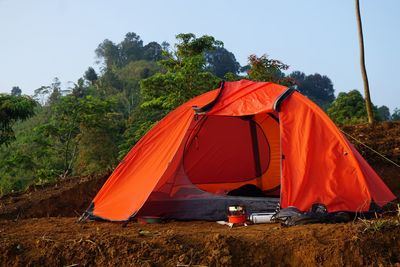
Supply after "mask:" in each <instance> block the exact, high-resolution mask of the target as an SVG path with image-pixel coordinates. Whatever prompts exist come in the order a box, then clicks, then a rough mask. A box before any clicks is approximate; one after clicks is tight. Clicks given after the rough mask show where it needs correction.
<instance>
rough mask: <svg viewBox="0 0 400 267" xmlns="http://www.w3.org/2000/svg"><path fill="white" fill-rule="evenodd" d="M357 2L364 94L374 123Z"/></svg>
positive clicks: (358, 2)
mask: <svg viewBox="0 0 400 267" xmlns="http://www.w3.org/2000/svg"><path fill="white" fill-rule="evenodd" d="M355 3H356V17H357V26H358V27H357V29H358V43H359V45H360V65H361V74H362V77H363V82H364V95H365V106H366V109H367V113H368V122H369V123H370V124H372V123H374V112H373V110H372V102H371V97H370V94H369V83H368V76H367V69H366V67H365V52H364V36H363V30H362V22H361V12H360V1H359V0H355Z"/></svg>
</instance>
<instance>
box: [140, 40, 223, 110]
mask: <svg viewBox="0 0 400 267" xmlns="http://www.w3.org/2000/svg"><path fill="white" fill-rule="evenodd" d="M177 39H178V44H177V45H176V48H177V51H176V52H175V53H174V54H168V55H167V58H166V59H164V60H162V61H161V62H160V63H161V65H162V67H163V68H164V69H165V70H166V72H165V73H157V74H155V75H153V76H152V77H150V78H147V79H144V80H142V81H141V82H140V87H141V95H142V97H143V103H142V105H141V107H142V108H144V109H146V108H147V109H148V108H155V109H161V110H164V111H167V112H168V111H170V110H172V109H174V108H176V107H178V106H179V105H181V104H183V103H184V102H186V101H187V100H189V99H191V98H193V97H194V96H197V95H199V94H201V93H204V92H206V91H207V90H210V89H211V88H216V87H217V86H218V83H219V79H218V78H217V77H216V76H215V75H213V74H212V73H211V72H209V71H207V70H206V60H205V58H204V53H205V51H210V50H213V49H216V48H219V47H220V46H221V45H222V42H220V41H216V40H215V39H214V38H213V37H210V36H207V35H205V36H202V37H200V38H196V36H195V35H194V34H191V33H188V34H179V35H177Z"/></svg>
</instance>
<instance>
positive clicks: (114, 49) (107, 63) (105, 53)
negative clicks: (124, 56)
mask: <svg viewBox="0 0 400 267" xmlns="http://www.w3.org/2000/svg"><path fill="white" fill-rule="evenodd" d="M95 53H96V57H97V58H98V59H99V61H98V63H100V62H101V61H103V63H104V68H105V69H108V70H111V69H112V67H113V66H119V65H120V63H121V58H120V53H119V49H118V46H117V45H115V44H114V43H113V42H112V41H110V40H108V39H105V40H104V41H103V42H102V43H101V44H99V46H98V47H97V48H96V50H95Z"/></svg>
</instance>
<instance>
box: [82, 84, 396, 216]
mask: <svg viewBox="0 0 400 267" xmlns="http://www.w3.org/2000/svg"><path fill="white" fill-rule="evenodd" d="M249 185H251V186H250V187H253V188H256V189H258V190H259V192H261V194H262V197H260V196H259V195H258V197H254V196H252V195H251V194H250V195H249V194H241V193H240V192H239V193H238V194H236V195H235V194H234V195H232V194H230V192H237V191H238V190H239V191H240V188H245V187H246V186H249ZM238 188H239V189H238ZM235 189H236V190H235ZM393 199H395V196H394V195H393V193H392V192H391V191H390V190H389V189H388V188H387V187H386V185H385V184H384V183H383V181H382V180H381V178H380V177H379V176H378V175H377V174H376V173H375V171H374V170H373V169H372V168H371V166H370V165H369V164H368V163H367V162H366V161H365V159H364V158H363V157H362V156H361V155H360V153H359V152H358V151H357V150H356V149H355V147H354V146H353V145H352V144H351V143H350V142H349V141H348V140H347V139H346V137H345V136H344V135H343V134H342V133H341V132H340V130H339V129H338V128H337V127H336V126H335V124H334V123H333V122H332V121H331V120H330V119H329V117H328V116H327V115H326V114H325V113H324V112H323V111H322V110H321V109H320V108H319V107H318V106H317V105H316V104H314V103H313V102H312V101H311V100H309V99H308V98H307V97H305V96H303V95H302V94H301V93H299V92H297V91H295V90H294V89H292V88H287V87H285V86H281V85H277V84H273V83H268V82H253V81H248V80H241V81H237V82H225V83H224V82H223V83H221V86H220V88H218V89H215V90H213V91H210V92H207V93H204V94H202V95H200V96H198V97H195V98H193V99H192V100H190V101H188V102H187V103H185V104H183V105H181V106H180V107H178V108H177V109H175V110H174V111H172V112H170V113H169V114H168V115H167V116H166V117H165V118H163V119H162V120H161V121H160V122H158V123H157V124H156V125H155V126H154V127H153V128H152V129H151V130H150V131H149V132H148V133H147V134H146V135H145V136H144V137H143V138H142V139H141V140H140V141H139V142H138V143H137V144H136V145H135V146H134V147H133V148H132V150H131V151H130V152H129V153H128V154H127V155H126V156H125V158H124V159H123V160H122V162H121V163H120V164H119V165H118V167H117V168H116V169H115V170H114V172H113V173H112V175H111V176H110V177H109V178H108V180H107V181H106V183H105V184H104V185H103V187H102V188H101V190H100V191H99V192H98V193H97V195H96V197H95V198H94V199H93V201H92V203H91V204H90V206H89V208H88V210H87V211H86V215H87V216H88V217H89V218H90V219H97V220H108V221H128V220H130V219H132V218H134V217H135V216H144V215H146V216H161V217H164V218H174V219H205V220H219V219H224V218H225V215H226V208H227V206H228V205H231V204H241V205H245V206H246V209H247V210H248V211H249V212H261V211H268V210H269V211H270V210H274V209H275V208H276V205H277V204H278V203H279V205H280V207H281V208H286V207H289V206H294V207H296V208H298V209H299V210H301V211H308V210H309V209H310V208H311V206H312V205H313V204H315V203H322V204H324V205H325V206H326V207H327V209H328V211H329V212H338V211H349V212H366V211H369V210H371V207H374V206H376V205H378V206H383V205H385V204H386V203H388V202H389V201H392V200H393Z"/></svg>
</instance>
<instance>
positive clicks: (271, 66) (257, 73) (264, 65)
mask: <svg viewBox="0 0 400 267" xmlns="http://www.w3.org/2000/svg"><path fill="white" fill-rule="evenodd" d="M288 68H289V66H288V65H286V64H284V63H282V62H281V61H279V60H276V59H269V58H268V56H267V55H265V54H264V55H262V56H261V57H257V56H256V55H250V56H249V67H248V71H247V78H248V79H250V80H253V81H260V82H273V83H278V84H282V85H285V86H290V85H292V82H291V79H288V78H287V77H285V74H284V73H283V71H284V70H287V69H288Z"/></svg>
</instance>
